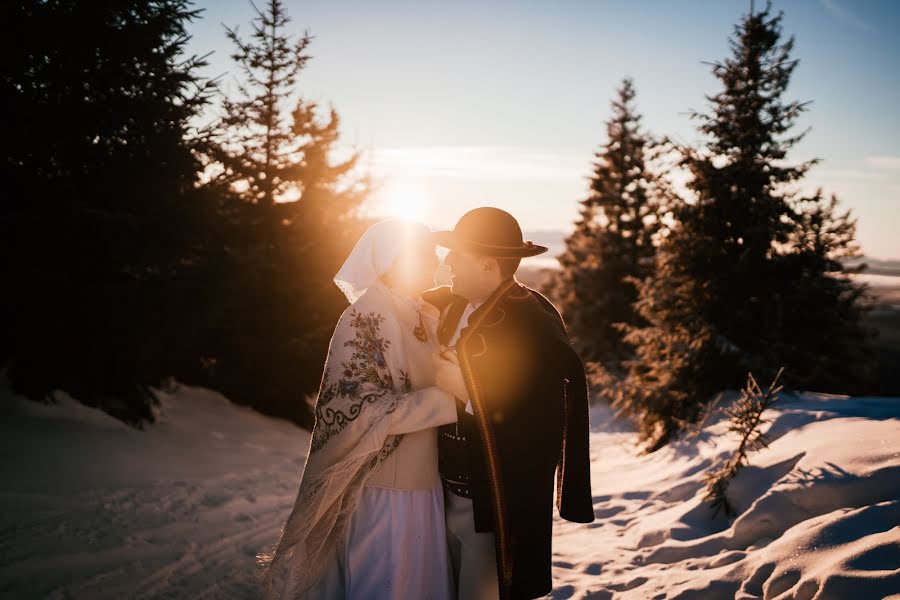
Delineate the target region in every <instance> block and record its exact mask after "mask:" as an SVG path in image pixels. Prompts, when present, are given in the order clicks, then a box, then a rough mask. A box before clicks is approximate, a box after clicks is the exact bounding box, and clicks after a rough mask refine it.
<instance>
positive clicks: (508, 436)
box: [423, 278, 594, 599]
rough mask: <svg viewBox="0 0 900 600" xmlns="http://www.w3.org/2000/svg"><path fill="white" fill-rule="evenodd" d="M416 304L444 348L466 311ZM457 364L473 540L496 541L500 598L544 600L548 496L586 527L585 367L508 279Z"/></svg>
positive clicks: (437, 297) (442, 296)
mask: <svg viewBox="0 0 900 600" xmlns="http://www.w3.org/2000/svg"><path fill="white" fill-rule="evenodd" d="M423 297H424V299H425V300H426V301H427V302H429V303H431V304H433V305H434V306H436V307H437V308H438V309H440V310H441V316H442V318H441V322H440V326H439V330H438V338H439V340H440V341H441V342H442V343H444V344H446V343H447V342H448V340H449V338H450V337H451V335H452V333H453V332H454V331H455V329H456V326H457V325H458V323H459V319H460V317H461V315H462V312H463V310H464V309H465V307H466V305H467V304H468V301H467V300H466V299H464V298H461V297H459V296H456V295H454V294H452V293H451V292H450V288H449V287H446V286H445V287H439V288H434V289H432V290H429V291H427V292H426V293H425V294H424V296H423ZM457 354H458V356H459V360H460V368H461V370H462V373H463V378H464V379H465V382H466V387H467V389H468V392H469V397H470V399H471V401H472V407H473V410H474V413H475V417H474V418H473V419H471V421H472V422H473V423H474V424H475V427H474V428H475V430H476V432H475V433H476V434H475V435H474V436H473V440H474V443H472V444H470V450H469V468H470V476H471V486H470V487H471V493H472V502H473V509H474V513H475V530H476V531H493V532H494V534H495V540H496V550H497V570H498V580H499V582H500V590H501V598H515V599H519V598H536V597H540V596H544V595H546V594H547V593H549V592H550V591H551V589H552V581H551V556H552V549H551V538H552V522H553V497H554V491H555V492H556V506H557V508H558V510H559V514H560V516H561V517H562V518H564V519H566V520H568V521H576V522H579V523H590V522H591V521H593V520H594V511H593V504H592V501H591V483H590V457H589V453H588V434H589V418H588V396H587V394H588V392H587V382H586V378H585V372H584V365H583V363H582V362H581V359H580V357H579V356H578V354H577V353H576V352H575V350H574V349H573V348H572V345H571V342H570V341H569V338H568V335H567V334H566V330H565V326H564V324H563V320H562V318H561V317H560V315H559V312H558V311H557V310H556V309H555V308H554V307H553V305H552V304H551V303H550V302H549V301H548V300H547V299H546V298H544V296H542V295H541V294H540V293H538V292H536V291H535V290H532V289H530V288H527V287H525V286H523V285H521V284H520V283H518V282H517V281H516V280H515V279H514V278H509V279H507V280H506V281H504V282H503V284H501V285H500V287H498V288H497V290H495V292H494V293H493V295H492V296H491V297H490V298H488V300H486V301H485V302H484V303H483V304H481V305H480V306H479V307H478V308H477V309H476V310H475V311H474V312H473V313H472V314H471V315H470V316H469V322H468V325H467V327H465V328H464V329H463V330H462V331H461V333H460V336H459V341H458V342H457ZM461 416H462V414H461ZM554 476H556V483H555V484H554Z"/></svg>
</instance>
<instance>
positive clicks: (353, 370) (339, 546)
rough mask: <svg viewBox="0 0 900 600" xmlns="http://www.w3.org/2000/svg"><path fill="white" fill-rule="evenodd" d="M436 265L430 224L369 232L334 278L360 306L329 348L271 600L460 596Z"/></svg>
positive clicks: (449, 402)
mask: <svg viewBox="0 0 900 600" xmlns="http://www.w3.org/2000/svg"><path fill="white" fill-rule="evenodd" d="M437 266H438V259H437V255H436V253H435V245H434V242H433V241H432V237H431V231H430V230H429V229H428V227H426V226H424V225H419V224H411V223H406V222H404V221H399V220H389V221H382V222H380V223H376V224H375V225H373V226H372V227H370V228H369V229H368V231H366V233H365V234H364V235H363V236H362V238H361V239H360V240H359V242H358V243H357V245H356V247H355V248H354V249H353V251H352V252H351V254H350V256H349V257H348V258H347V260H346V262H345V263H344V265H343V267H341V269H340V271H339V272H338V274H337V275H336V276H335V278H334V279H335V283H337V285H338V286H339V287H340V288H341V290H342V291H343V292H344V293H345V295H346V296H347V298H348V300H349V301H350V303H351V304H350V306H349V307H348V308H347V309H346V310H345V311H344V313H343V314H342V315H341V318H340V320H339V321H338V324H337V327H336V328H335V331H334V335H333V337H332V339H331V343H330V346H329V349H328V357H327V359H326V363H325V369H324V373H323V376H322V383H321V386H320V389H319V394H318V398H317V400H316V408H315V425H314V427H313V431H312V437H311V441H310V447H309V454H308V458H307V461H306V466H305V468H304V471H303V475H302V477H301V480H300V489H299V491H298V493H297V498H296V500H295V503H294V508H293V510H292V512H291V515H290V517H288V520H287V522H286V523H285V525H284V526H283V527H282V530H281V534H280V539H279V541H278V543H277V545H276V546H275V549H274V552H272V553H266V554H260V555H259V556H258V559H259V563H260V564H261V565H262V566H264V567H265V571H264V573H263V598H265V599H266V600H268V599H272V598H280V599H286V598H289V599H300V598H317V599H318V598H322V599H331V598H334V599H366V600H379V599H399V598H431V599H433V600H449V599H450V598H454V597H455V590H454V589H453V579H452V571H451V569H450V566H449V557H448V553H447V544H446V530H445V525H444V496H443V491H442V487H441V482H440V477H439V475H438V470H437V435H436V429H435V428H436V427H437V426H439V425H443V424H446V423H452V422H454V421H456V401H455V399H454V398H453V396H452V395H451V394H449V393H447V392H445V391H444V390H442V389H440V388H438V387H436V386H435V385H434V374H433V368H432V362H431V361H432V354H433V352H434V351H435V350H436V348H437V342H436V340H435V334H434V331H435V329H436V326H437V316H438V315H437V312H436V309H434V307H432V306H431V305H430V304H427V303H423V302H422V300H421V299H420V297H419V295H420V294H421V292H423V291H424V290H426V289H428V288H431V287H433V286H434V273H435V270H436V268H437Z"/></svg>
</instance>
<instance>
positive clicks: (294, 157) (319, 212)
mask: <svg viewBox="0 0 900 600" xmlns="http://www.w3.org/2000/svg"><path fill="white" fill-rule="evenodd" d="M289 22H290V18H289V17H288V15H287V13H286V11H285V8H284V6H283V4H282V3H281V2H280V1H279V0H270V2H269V3H268V5H267V7H266V10H265V11H264V12H263V11H259V10H257V16H256V17H255V18H254V20H253V25H252V26H253V33H252V36H251V38H250V41H248V42H245V41H244V40H242V39H241V37H240V36H239V35H238V31H237V28H233V29H227V30H226V35H227V37H228V39H229V40H231V42H232V43H233V44H234V45H235V48H236V50H235V53H234V54H233V56H232V58H233V59H234V60H235V62H236V63H237V64H238V66H239V67H240V73H241V76H240V78H239V79H238V84H237V94H236V95H235V97H228V96H226V97H223V99H222V106H223V111H224V117H223V119H222V120H221V122H220V123H218V124H217V131H216V134H215V135H214V136H212V140H213V142H214V146H213V148H212V150H211V152H210V153H209V154H208V155H207V159H208V169H209V172H210V173H217V176H216V177H215V178H214V179H213V181H212V182H211V185H212V186H215V188H216V189H217V190H218V191H219V192H220V193H221V194H222V197H223V198H222V214H223V216H224V218H225V220H226V223H227V227H228V230H227V233H226V234H225V238H226V244H225V245H226V252H227V256H228V261H229V264H228V266H227V267H225V268H226V269H227V270H228V276H227V277H224V278H222V279H221V280H220V281H218V282H217V283H216V285H217V286H218V288H219V292H218V294H217V297H218V298H219V300H218V303H219V306H218V307H217V310H216V311H215V312H214V313H213V314H212V315H210V316H209V317H208V318H206V319H204V321H203V324H202V326H201V327H200V330H201V332H200V333H199V334H198V335H199V336H200V337H201V338H202V339H203V340H204V342H203V343H204V351H203V355H204V356H206V357H208V359H209V361H210V362H211V364H215V369H213V370H210V372H209V380H208V381H206V382H205V383H206V384H207V385H210V386H212V387H215V388H217V389H219V390H221V391H223V392H224V393H225V394H226V395H227V396H228V397H229V398H231V399H232V400H234V401H236V402H240V403H245V404H251V405H253V406H254V407H256V408H258V409H260V410H262V411H264V412H267V413H270V414H276V415H280V416H284V417H288V418H292V419H294V420H296V421H297V422H298V423H301V424H303V425H307V426H308V425H310V424H311V417H310V414H309V410H308V406H307V405H306V403H305V402H304V401H303V396H304V394H306V393H311V392H314V391H315V389H316V388H317V386H318V384H319V380H320V378H321V369H322V364H323V361H324V356H325V352H326V350H327V346H328V341H329V339H330V336H331V332H332V331H333V328H334V324H335V322H336V321H337V318H338V317H339V316H340V313H341V311H342V310H343V307H344V306H345V304H346V302H345V300H344V298H343V296H342V294H341V293H340V291H339V290H338V288H337V287H336V286H335V285H334V283H333V281H332V278H333V277H334V273H336V272H337V270H338V268H339V267H340V264H341V261H342V260H343V258H344V257H346V255H347V253H348V252H349V251H350V249H351V248H352V245H353V243H354V242H355V240H356V239H357V238H358V236H359V234H360V230H361V227H362V223H361V221H360V219H359V218H358V216H357V211H358V208H359V206H360V204H361V202H362V201H363V199H364V198H365V195H366V193H367V191H368V188H367V186H366V185H365V182H363V181H361V180H359V179H358V178H355V177H354V175H353V168H354V167H355V165H356V160H357V156H356V155H355V154H353V155H351V156H350V157H349V158H347V159H345V160H342V161H335V160H334V156H335V154H336V144H337V143H338V141H339V129H340V119H339V117H338V114H337V111H336V110H335V109H334V108H330V109H329V110H328V111H320V110H319V106H318V105H317V104H316V103H314V102H310V101H306V100H303V99H302V98H299V97H298V96H299V93H298V86H297V79H298V77H299V75H300V73H301V72H302V70H303V69H304V68H305V67H306V65H307V62H308V60H309V58H310V57H309V55H308V54H307V49H308V46H309V44H310V42H311V40H312V37H311V36H310V35H309V34H308V33H304V34H303V35H302V36H300V37H299V39H297V40H294V41H292V39H291V37H290V36H289V35H288V32H287V29H288V27H287V25H288V23H289ZM291 105H292V107H291Z"/></svg>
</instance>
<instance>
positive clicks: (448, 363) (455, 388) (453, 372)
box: [431, 352, 469, 402]
mask: <svg viewBox="0 0 900 600" xmlns="http://www.w3.org/2000/svg"><path fill="white" fill-rule="evenodd" d="M431 358H432V364H433V365H434V384H435V385H436V386H438V387H439V388H441V389H442V390H445V391H447V392H449V393H451V394H453V395H454V396H456V397H457V398H459V399H460V400H462V401H463V402H465V401H467V400H468V399H469V392H468V390H466V382H465V380H464V379H463V376H462V371H460V370H459V363H458V362H456V361H455V360H454V359H455V358H456V356H455V355H454V354H453V353H452V352H447V353H443V355H442V353H435V354H433V355H432V357H431Z"/></svg>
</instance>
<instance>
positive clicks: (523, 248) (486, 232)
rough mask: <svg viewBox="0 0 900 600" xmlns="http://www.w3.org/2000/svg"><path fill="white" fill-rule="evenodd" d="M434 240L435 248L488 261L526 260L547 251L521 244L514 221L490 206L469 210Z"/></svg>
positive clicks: (520, 231) (517, 223)
mask: <svg viewBox="0 0 900 600" xmlns="http://www.w3.org/2000/svg"><path fill="white" fill-rule="evenodd" d="M433 236H434V239H435V243H437V245H438V246H443V247H445V248H450V249H451V250H460V251H463V252H468V253H470V254H476V255H478V256H489V257H491V258H525V257H528V256H537V255H538V254H543V253H544V252H546V251H547V248H546V247H545V246H538V245H537V244H534V243H532V242H531V241H524V240H522V228H521V227H519V222H518V221H516V218H515V217H513V216H512V215H511V214H509V213H508V212H506V211H505V210H500V209H499V208H494V207H492V206H482V207H480V208H475V209H473V210H470V211H469V212H467V213H466V214H464V215H463V216H462V217H461V218H460V219H459V221H458V222H457V223H456V227H454V228H453V231H436V232H434V234H433Z"/></svg>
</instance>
